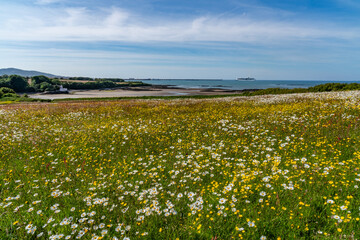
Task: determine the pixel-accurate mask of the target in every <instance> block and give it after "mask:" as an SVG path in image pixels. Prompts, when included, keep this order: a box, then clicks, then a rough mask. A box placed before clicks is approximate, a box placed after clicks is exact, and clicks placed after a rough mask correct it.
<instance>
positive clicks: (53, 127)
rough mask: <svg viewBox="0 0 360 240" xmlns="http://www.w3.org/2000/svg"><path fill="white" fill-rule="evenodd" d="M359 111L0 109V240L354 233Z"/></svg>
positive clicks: (87, 105) (314, 102) (176, 106)
mask: <svg viewBox="0 0 360 240" xmlns="http://www.w3.org/2000/svg"><path fill="white" fill-rule="evenodd" d="M289 99H290V98H289ZM359 103H360V100H359V97H356V96H354V97H352V98H344V99H332V98H326V99H325V98H321V97H319V96H318V95H314V97H313V98H308V99H306V98H304V99H301V102H300V101H291V100H288V101H284V100H282V101H267V99H265V98H264V99H262V98H261V97H259V98H252V100H248V101H246V100H244V99H242V101H237V99H231V98H228V99H206V100H202V99H193V100H188V99H184V100H176V101H158V100H146V101H134V100H122V101H106V102H104V101H92V102H72V103H69V102H64V103H61V102H60V103H56V104H41V105H34V104H31V105H21V106H17V105H12V106H9V107H8V106H7V107H3V108H2V109H0V125H1V128H0V129H1V131H0V139H1V142H0V152H1V154H0V193H1V194H0V196H1V197H0V198H1V199H0V216H1V218H0V219H1V220H0V239H35V238H37V237H38V238H40V239H42V238H43V239H49V238H50V239H56V238H62V239H76V238H80V239H99V238H101V237H103V238H104V239H128V238H130V239H138V238H140V239H231V238H235V239H265V238H266V239H279V238H280V239H340V238H344V237H345V235H346V237H348V238H353V239H356V238H359V237H360V236H359V232H358V231H357V230H358V229H359V227H360V226H359V225H360V224H359V220H360V218H359V214H360V210H359V201H360V200H359V199H360V196H359V193H360V192H359V186H358V185H359V183H358V182H359V181H360V168H359V160H360V149H359V147H358V146H359V141H360V139H359V136H360V135H359V127H360V123H359V118H358V116H359V114H360V109H359Z"/></svg>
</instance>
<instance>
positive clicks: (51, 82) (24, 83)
mask: <svg viewBox="0 0 360 240" xmlns="http://www.w3.org/2000/svg"><path fill="white" fill-rule="evenodd" d="M60 85H63V86H64V87H65V88H69V89H104V88H120V87H131V86H145V85H149V84H145V83H143V82H140V81H134V82H124V80H123V79H120V78H95V79H93V78H87V77H72V78H69V79H68V80H64V79H59V78H48V77H46V76H34V77H31V78H25V77H22V76H19V75H11V76H8V75H3V76H0V87H7V88H11V89H13V90H14V91H15V92H17V93H23V92H55V91H57V90H59V88H60Z"/></svg>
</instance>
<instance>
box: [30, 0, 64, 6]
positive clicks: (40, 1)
mask: <svg viewBox="0 0 360 240" xmlns="http://www.w3.org/2000/svg"><path fill="white" fill-rule="evenodd" d="M61 1H63V0H36V2H35V3H36V4H40V5H45V4H51V3H57V2H61Z"/></svg>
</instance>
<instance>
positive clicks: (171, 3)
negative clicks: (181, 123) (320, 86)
mask: <svg viewBox="0 0 360 240" xmlns="http://www.w3.org/2000/svg"><path fill="white" fill-rule="evenodd" d="M359 23H360V1H358V0H327V1H325V0H316V1H315V0H302V1H299V0H271V1H270V0H267V1H265V0H253V1H252V0H246V1H245V0H222V1H218V0H102V1H98V0H77V1H75V0H2V1H1V3H0V68H5V67H17V68H22V69H26V70H39V71H44V72H50V73H53V74H58V75H64V76H91V77H123V78H130V77H135V78H223V79H235V78H237V77H243V76H252V77H256V78H257V79H285V80H292V79H294V80H296V79H304V80H360V67H359V63H360V41H359V40H360V24H359Z"/></svg>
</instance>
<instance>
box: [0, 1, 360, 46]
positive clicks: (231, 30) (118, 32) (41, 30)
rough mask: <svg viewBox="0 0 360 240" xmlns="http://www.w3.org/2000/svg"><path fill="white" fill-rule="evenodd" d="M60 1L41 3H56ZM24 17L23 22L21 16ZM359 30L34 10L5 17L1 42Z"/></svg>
mask: <svg viewBox="0 0 360 240" xmlns="http://www.w3.org/2000/svg"><path fill="white" fill-rule="evenodd" d="M54 1H55V0H41V2H43V3H45V2H47V3H50V2H54ZM19 16H21V17H19ZM359 37H360V31H359V29H354V28H351V27H347V28H344V27H343V26H338V27H334V26H332V25H327V24H326V23H316V22H315V23H313V22H312V23H310V22H285V21H279V20H274V19H260V18H259V17H250V16H238V17H226V16H223V17H218V16H211V15H208V16H199V17H193V18H188V19H180V20H177V19H160V20H159V19H154V18H152V17H151V16H150V17H149V16H139V15H137V14H136V13H133V12H129V11H127V10H124V9H120V8H108V9H101V10H97V11H94V10H89V9H87V8H46V9H45V8H41V9H40V8H39V9H37V8H34V9H30V11H29V10H28V11H22V12H21V13H19V14H14V13H12V14H11V15H10V14H8V15H6V14H5V15H1V16H0V40H17V41H21V40H30V41H107V40H111V41H130V42H132V41H136V42H143V41H160V42H165V41H166V42H183V41H225V42H250V43H259V42H260V43H265V42H267V43H270V42H271V41H273V42H277V41H280V42H282V41H294V40H300V41H302V40H318V39H323V38H330V39H332V38H333V39H341V40H352V39H354V38H355V39H358V38H359Z"/></svg>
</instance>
